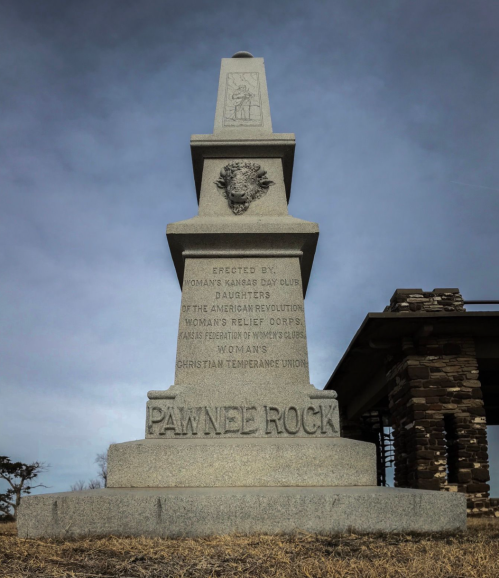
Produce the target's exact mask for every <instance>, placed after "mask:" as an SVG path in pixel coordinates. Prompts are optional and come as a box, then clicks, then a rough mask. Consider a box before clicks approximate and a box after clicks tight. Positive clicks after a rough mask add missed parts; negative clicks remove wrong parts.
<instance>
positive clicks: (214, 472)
mask: <svg viewBox="0 0 499 578" xmlns="http://www.w3.org/2000/svg"><path fill="white" fill-rule="evenodd" d="M107 465H108V477H107V487H108V488H175V487H190V488H200V487H204V488H206V487H208V488H213V487H255V486H256V487H267V486H279V487H287V486H309V487H310V486H326V487H329V486H371V485H376V447H375V445H374V444H369V443H365V442H360V441H356V440H350V439H347V438H340V437H336V438H314V437H311V438H308V439H307V438H281V439H278V438H250V437H248V438H245V439H238V438H226V439H173V440H172V439H169V440H168V439H166V440H165V439H162V440H161V439H159V440H158V439H145V440H138V441H134V442H125V443H121V444H112V445H111V446H110V448H109V453H108V464H107Z"/></svg>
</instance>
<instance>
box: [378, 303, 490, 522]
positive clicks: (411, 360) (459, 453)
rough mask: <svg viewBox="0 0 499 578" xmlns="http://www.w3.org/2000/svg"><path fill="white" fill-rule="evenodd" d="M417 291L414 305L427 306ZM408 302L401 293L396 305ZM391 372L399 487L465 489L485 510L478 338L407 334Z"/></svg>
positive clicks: (478, 509) (474, 505)
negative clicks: (401, 296) (477, 352)
mask: <svg viewBox="0 0 499 578" xmlns="http://www.w3.org/2000/svg"><path fill="white" fill-rule="evenodd" d="M412 295H413V297H412V299H414V300H415V301H412V303H417V304H418V305H419V304H421V303H423V307H422V309H423V310H424V302H423V301H422V300H419V299H418V296H417V294H412ZM453 295H456V297H457V298H458V299H456V300H459V299H460V301H461V308H462V298H461V296H460V295H459V293H454V294H447V295H446V296H445V298H446V300H447V301H448V302H451V301H452V296H453ZM421 297H423V299H428V301H429V298H428V297H424V296H421ZM437 297H438V295H437ZM416 300H417V301H416ZM393 301H394V299H392V304H393ZM404 302H405V305H403V307H404V308H405V307H406V306H407V305H409V307H410V303H411V296H408V295H405V300H404V301H402V300H400V296H398V298H397V300H396V303H397V305H398V304H399V303H404ZM433 303H435V300H434V299H433ZM431 306H432V307H433V306H434V305H433V304H432V305H431ZM451 306H452V305H451V304H450V303H449V304H448V305H446V307H451ZM411 309H412V310H414V309H413V308H412V307H411ZM411 309H405V310H406V311H411ZM392 310H393V309H392ZM419 310H421V309H419ZM461 310H462V309H461ZM387 377H388V379H389V380H393V381H394V387H393V388H392V390H391V392H390V394H389V402H390V412H391V416H392V426H393V430H394V447H395V485H396V486H399V487H409V488H419V489H426V490H446V491H455V492H464V493H466V495H467V498H468V514H469V515H488V514H489V513H490V503H489V499H488V498H489V489H490V488H489V485H488V483H487V482H488V480H489V479H490V478H489V468H488V454H487V434H486V420H485V409H484V405H483V400H482V390H481V384H480V381H479V373H478V365H477V360H476V353H475V344H474V341H473V339H471V338H466V337H460V338H454V337H438V338H436V337H431V336H428V337H424V338H423V337H421V338H405V339H404V340H403V344H402V355H401V356H399V357H398V358H397V359H394V360H392V365H391V367H390V368H389V371H388V375H387Z"/></svg>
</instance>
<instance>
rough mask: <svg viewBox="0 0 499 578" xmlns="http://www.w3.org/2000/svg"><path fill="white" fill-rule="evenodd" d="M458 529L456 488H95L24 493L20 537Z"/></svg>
mask: <svg viewBox="0 0 499 578" xmlns="http://www.w3.org/2000/svg"><path fill="white" fill-rule="evenodd" d="M465 528H466V499H465V496H464V495H463V494H456V493H452V494H451V493H446V492H427V491H420V490H411V489H403V488H397V489H393V488H383V487H377V486H372V487H356V488H355V487H351V488H325V487H322V488H306V487H304V488H284V487H281V488H166V489H165V488H159V489H135V490H134V489H109V488H107V489H102V490H89V491H84V492H67V493H60V494H45V495H39V496H26V497H24V498H23V499H22V502H21V507H20V511H19V518H18V533H19V536H20V537H21V538H30V539H36V538H39V537H41V536H43V537H49V538H64V539H68V538H74V537H78V536H102V535H106V534H107V535H116V536H160V537H179V536H191V537H197V536H211V535H214V534H219V535H220V534H231V533H234V532H237V533H244V534H253V533H268V534H275V533H286V534H293V533H296V532H308V533H320V534H332V533H337V532H346V531H348V530H353V531H355V532H444V531H456V530H464V529H465Z"/></svg>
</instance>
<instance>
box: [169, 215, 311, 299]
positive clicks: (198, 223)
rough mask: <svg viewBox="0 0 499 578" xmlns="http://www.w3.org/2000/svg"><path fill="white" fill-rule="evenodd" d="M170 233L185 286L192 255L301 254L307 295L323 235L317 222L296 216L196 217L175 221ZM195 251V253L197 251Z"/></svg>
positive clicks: (282, 255) (181, 282)
mask: <svg viewBox="0 0 499 578" xmlns="http://www.w3.org/2000/svg"><path fill="white" fill-rule="evenodd" d="M166 236H167V238H168V244H169V246H170V251H171V254H172V259H173V263H174V265H175V270H176V271H177V277H178V280H179V283H180V286H181V287H182V284H183V279H184V268H185V260H186V258H188V257H193V256H194V254H195V256H196V258H200V257H201V258H202V257H203V255H204V256H205V257H206V258H208V257H210V254H212V253H213V252H216V253H217V256H218V257H224V256H225V257H227V258H231V257H233V254H234V253H235V252H237V254H238V255H239V256H240V257H254V256H256V255H257V254H258V255H260V254H262V253H264V254H265V256H267V257H274V258H276V257H290V256H291V254H290V252H291V253H293V255H292V256H294V257H299V259H300V270H301V277H302V284H303V295H304V296H305V294H306V291H307V286H308V281H309V278H310V272H311V270H312V265H313V261H314V256H315V250H316V247H317V241H318V238H319V226H318V225H317V223H312V222H310V221H303V220H301V219H295V218H294V217H241V218H240V217H194V218H192V219H187V220H186V221H178V222H177V223H171V224H169V225H168V227H167V229H166ZM193 252H195V253H193Z"/></svg>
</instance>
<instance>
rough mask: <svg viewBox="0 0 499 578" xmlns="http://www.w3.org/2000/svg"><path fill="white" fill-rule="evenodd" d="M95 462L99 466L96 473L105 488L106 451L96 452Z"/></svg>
mask: <svg viewBox="0 0 499 578" xmlns="http://www.w3.org/2000/svg"><path fill="white" fill-rule="evenodd" d="M95 463H96V464H97V465H98V466H99V473H98V474H97V475H98V476H99V478H100V479H101V480H102V484H103V487H104V488H107V452H102V453H101V454H97V456H96V458H95ZM99 487H100V486H99Z"/></svg>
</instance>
